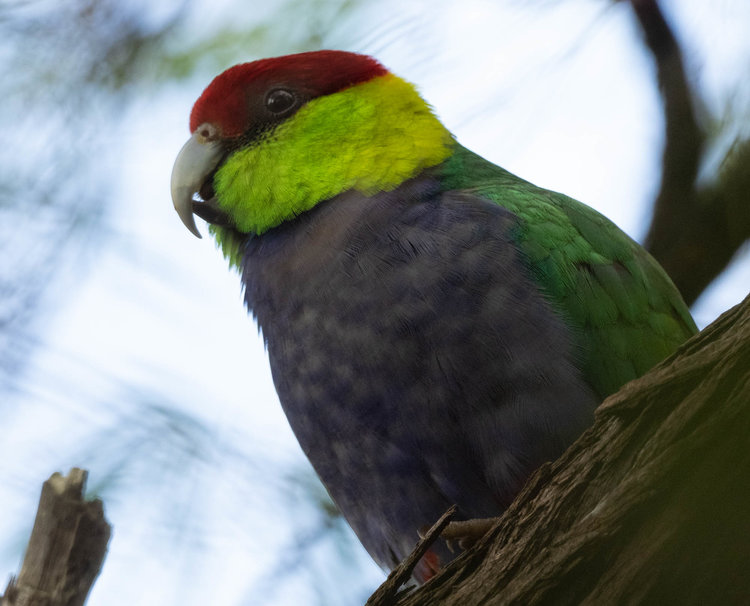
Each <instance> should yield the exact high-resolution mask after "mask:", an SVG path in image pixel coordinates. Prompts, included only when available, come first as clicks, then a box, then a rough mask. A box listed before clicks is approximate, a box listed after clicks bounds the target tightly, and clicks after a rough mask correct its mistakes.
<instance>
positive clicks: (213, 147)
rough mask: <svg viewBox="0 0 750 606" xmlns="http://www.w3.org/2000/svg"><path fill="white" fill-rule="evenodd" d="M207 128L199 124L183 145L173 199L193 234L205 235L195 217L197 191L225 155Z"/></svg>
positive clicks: (173, 188)
mask: <svg viewBox="0 0 750 606" xmlns="http://www.w3.org/2000/svg"><path fill="white" fill-rule="evenodd" d="M205 133H206V129H205V128H201V127H199V128H197V129H196V131H195V132H194V133H193V135H192V136H191V137H190V139H188V140H187V143H185V145H183V146H182V149H181V150H180V153H179V154H177V159H176V160H175V162H174V167H173V168H172V182H171V190H172V203H173V204H174V209H175V210H176V211H177V214H178V215H179V216H180V219H182V222H183V223H184V224H185V227H187V228H188V229H189V230H190V231H191V232H192V233H193V234H195V235H196V236H197V237H199V238H200V237H201V234H200V232H199V231H198V228H197V227H196V226H195V218H194V217H193V194H195V193H196V192H198V191H199V190H200V188H201V186H202V185H203V183H204V181H205V180H206V179H207V178H208V176H209V175H210V174H211V173H212V172H213V170H214V169H215V168H216V166H217V165H218V164H219V161H220V160H221V158H222V155H223V152H222V149H221V146H220V144H219V142H218V141H217V140H215V139H213V138H207V137H206V136H205Z"/></svg>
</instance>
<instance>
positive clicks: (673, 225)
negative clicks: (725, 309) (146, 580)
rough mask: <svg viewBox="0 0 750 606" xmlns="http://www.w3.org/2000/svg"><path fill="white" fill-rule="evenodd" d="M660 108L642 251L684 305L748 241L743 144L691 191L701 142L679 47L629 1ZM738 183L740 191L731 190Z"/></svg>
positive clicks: (637, 0) (659, 22)
mask: <svg viewBox="0 0 750 606" xmlns="http://www.w3.org/2000/svg"><path fill="white" fill-rule="evenodd" d="M630 4H631V6H632V7H633V12H634V14H635V16H636V18H637V19H638V23H639V25H640V27H641V31H642V32H643V36H644V41H645V44H646V47H647V48H648V50H649V51H650V53H651V55H652V57H653V59H654V63H655V65H656V75H657V81H658V83H659V90H660V91H661V96H662V101H663V104H664V122H665V144H664V153H663V156H662V180H661V185H660V189H659V193H658V195H657V197H656V201H655V203H654V212H653V219H652V222H651V227H650V229H649V232H648V234H647V236H646V248H647V249H648V250H649V252H651V254H653V255H654V257H655V258H656V259H657V260H658V261H659V262H660V263H661V264H662V266H663V267H664V269H666V270H667V273H668V274H669V275H670V276H671V277H672V279H673V280H674V282H675V284H676V285H677V288H678V289H679V290H680V292H681V293H682V295H683V297H684V298H685V300H686V301H687V303H688V304H692V303H693V302H694V301H695V300H696V299H697V298H698V296H699V295H700V293H701V292H703V290H704V289H705V288H706V287H707V286H708V285H709V284H710V283H711V281H712V280H713V279H714V278H715V277H716V276H718V275H719V273H721V272H722V271H723V270H724V268H725V267H726V266H727V265H728V263H729V262H730V260H731V259H732V257H733V256H734V254H735V253H736V252H737V249H738V248H739V247H740V246H741V245H742V244H743V243H744V242H745V241H746V240H747V239H748V238H749V237H750V188H748V187H746V186H747V185H748V184H749V182H750V177H748V174H750V141H744V142H743V143H741V144H740V143H738V144H737V146H736V148H735V149H734V150H733V151H730V153H729V154H728V155H727V157H726V159H725V162H724V165H723V168H722V171H721V172H720V174H719V175H718V176H717V177H716V180H715V181H714V182H713V183H711V184H710V185H709V186H707V187H699V185H698V183H697V175H698V169H699V166H700V162H701V159H702V156H703V150H704V145H705V140H706V134H705V132H704V130H703V129H702V128H701V126H700V124H699V121H698V119H697V115H696V111H695V102H694V96H693V92H692V91H691V88H690V85H689V83H688V80H687V76H686V73H685V65H684V62H683V57H682V52H681V50H680V47H679V44H678V43H677V40H676V38H675V36H674V34H673V33H672V30H671V29H670V27H669V24H668V23H667V21H666V19H665V18H664V15H663V13H662V12H661V9H660V8H659V4H658V2H657V0H631V2H630ZM738 180H739V181H742V182H743V186H745V187H742V188H738V187H736V182H737V181H738Z"/></svg>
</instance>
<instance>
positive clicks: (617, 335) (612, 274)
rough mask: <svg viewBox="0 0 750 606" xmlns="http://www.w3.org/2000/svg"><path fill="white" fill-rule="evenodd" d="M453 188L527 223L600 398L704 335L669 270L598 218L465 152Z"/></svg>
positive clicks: (449, 182) (521, 237)
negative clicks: (699, 334) (692, 337)
mask: <svg viewBox="0 0 750 606" xmlns="http://www.w3.org/2000/svg"><path fill="white" fill-rule="evenodd" d="M442 178H443V184H444V187H446V189H461V190H468V191H472V192H474V193H476V194H477V195H480V196H483V197H486V198H489V199H490V200H493V201H494V202H496V203H497V204H499V205H501V206H503V207H505V208H507V209H508V210H510V211H511V212H513V213H514V214H516V215H517V216H518V217H519V219H520V222H519V231H518V234H517V238H518V242H519V246H520V248H521V250H523V252H524V253H525V255H526V257H527V260H528V263H529V268H530V270H531V272H532V273H533V275H534V277H535V278H536V280H537V282H538V283H539V285H540V286H541V288H542V290H543V291H544V292H545V293H546V294H547V296H548V297H549V299H550V301H551V302H552V304H553V305H554V306H555V307H556V308H557V309H558V311H559V312H560V313H561V314H563V316H565V318H566V320H567V321H568V323H569V324H570V325H571V326H573V327H574V330H575V331H576V332H577V334H578V345H579V346H580V348H581V358H582V359H581V362H582V365H583V369H584V375H585V376H586V378H587V379H588V381H589V382H590V383H591V385H592V386H593V387H594V389H595V390H596V391H597V393H599V395H600V396H602V398H603V397H605V396H606V395H608V394H610V393H613V392H614V391H617V389H619V388H620V387H621V386H622V385H623V384H624V383H626V382H627V381H629V380H631V379H634V378H636V377H639V376H640V375H642V374H643V373H645V372H646V371H647V370H649V369H650V368H651V367H652V366H654V365H655V364H656V363H657V362H659V361H661V360H662V359H664V358H665V357H667V356H668V355H669V354H671V353H672V352H673V351H674V350H675V349H676V348H677V346H678V345H679V344H680V343H682V342H684V341H685V340H686V339H687V338H688V337H689V336H690V335H692V334H694V333H695V332H696V327H695V323H694V322H693V319H692V317H691V316H690V312H689V311H688V308H687V306H686V305H685V303H684V302H683V300H682V297H681V296H680V294H679V292H678V291H677V289H676V288H675V286H674V284H673V283H672V281H671V280H670V279H669V277H668V276H667V274H666V272H665V271H664V270H663V269H662V268H661V266H660V265H659V264H658V263H657V262H656V261H655V260H654V258H653V257H651V255H649V253H648V252H646V251H645V250H644V249H643V248H642V247H641V246H640V245H639V244H637V243H636V242H635V241H633V240H632V239H631V238H630V237H628V236H627V235H626V234H625V233H623V232H622V231H621V230H620V229H619V228H618V227H617V226H616V225H615V224H614V223H612V222H611V221H609V220H608V219H607V218H605V217H603V216H602V215H600V214H599V213H598V212H596V211H595V210H593V209H592V208H589V207H588V206H586V205H585V204H581V203H580V202H577V201H576V200H573V199H572V198H569V197H567V196H564V195H562V194H558V193H555V192H551V191H548V190H545V189H542V188H539V187H536V186H535V185H532V184H531V183H528V182H526V181H524V180H523V179H520V178H518V177H516V176H515V175H512V174H511V173H509V172H508V171H506V170H504V169H502V168H500V167H498V166H495V165H494V164H491V163H490V162H487V161H486V160H484V159H483V158H481V157H480V156H477V155H476V154H474V153H472V152H470V151H468V150H467V149H465V148H463V147H461V146H460V145H457V146H456V151H455V153H454V155H453V156H452V157H451V158H450V159H449V160H447V161H446V162H445V163H444V165H443V174H442Z"/></svg>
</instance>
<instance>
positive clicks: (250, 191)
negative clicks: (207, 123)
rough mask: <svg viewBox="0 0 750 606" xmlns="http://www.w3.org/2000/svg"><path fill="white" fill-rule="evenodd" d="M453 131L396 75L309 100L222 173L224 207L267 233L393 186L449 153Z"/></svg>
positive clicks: (218, 183) (218, 184)
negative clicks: (334, 203) (328, 205)
mask: <svg viewBox="0 0 750 606" xmlns="http://www.w3.org/2000/svg"><path fill="white" fill-rule="evenodd" d="M453 144H454V140H453V137H452V136H451V135H450V133H449V132H448V131H447V130H446V129H445V127H444V126H443V125H442V124H441V123H440V121H439V120H438V119H437V118H436V117H435V116H434V115H433V113H432V111H431V110H430V108H429V106H428V105H427V104H426V103H425V102H424V101H423V100H422V98H421V97H420V96H419V95H418V94H417V92H416V90H415V89H414V87H413V86H412V85H411V84H409V83H408V82H405V81H404V80H402V79H401V78H399V77H397V76H394V75H393V74H386V75H384V76H379V77H377V78H374V79H372V80H370V81H369V82H366V83H364V84H360V85H357V86H353V87H351V88H348V89H345V90H343V91H341V92H339V93H335V94H333V95H328V96H325V97H320V98H318V99H314V100H312V101H310V102H309V103H308V104H307V105H305V106H304V107H303V108H302V109H300V110H299V111H298V112H297V113H296V114H295V115H294V116H293V117H292V118H290V119H289V120H288V121H287V122H284V123H283V124H281V125H280V126H278V127H277V128H276V129H275V130H274V131H272V133H271V134H270V135H269V136H268V137H266V138H264V139H262V140H260V141H258V142H257V143H254V144H252V145H251V146H249V147H247V148H245V149H242V150H239V151H237V152H235V153H234V154H232V155H231V156H230V157H229V158H228V159H227V160H226V162H225V163H224V165H223V166H222V167H221V168H220V169H219V171H218V172H217V173H216V177H215V180H214V187H215V191H216V196H217V199H218V202H219V205H220V206H221V208H222V210H224V211H225V212H227V213H228V214H229V215H230V216H231V217H232V218H233V220H234V222H235V225H236V226H237V228H238V229H239V230H240V231H242V232H244V233H254V234H262V233H263V232H265V231H268V230H269V229H271V228H272V227H275V226H277V225H279V224H280V223H282V222H283V221H286V220H288V219H292V218H294V217H295V216H297V215H299V214H300V213H303V212H304V211H306V210H309V209H310V208H312V207H313V206H315V205H316V204H317V203H318V202H321V201H323V200H327V199H329V198H332V197H333V196H335V195H337V194H340V193H342V192H344V191H347V190H350V189H354V190H357V191H360V192H362V193H364V194H366V195H372V194H375V193H377V192H379V191H389V190H392V189H395V188H396V187H398V185H400V184H401V183H403V182H404V181H405V180H407V179H410V178H411V177H413V176H415V175H417V174H418V173H420V172H421V171H422V170H424V169H425V168H428V167H430V166H435V165H436V164H439V163H440V162H442V161H443V160H445V159H446V158H447V157H448V156H449V155H450V154H451V148H452V146H453Z"/></svg>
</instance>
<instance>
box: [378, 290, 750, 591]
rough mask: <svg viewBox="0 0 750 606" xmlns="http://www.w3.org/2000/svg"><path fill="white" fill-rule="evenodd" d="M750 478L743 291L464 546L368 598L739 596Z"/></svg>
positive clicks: (749, 363) (746, 580)
mask: <svg viewBox="0 0 750 606" xmlns="http://www.w3.org/2000/svg"><path fill="white" fill-rule="evenodd" d="M748 478H750V297H748V298H747V299H745V301H744V302H743V303H741V304H740V305H738V306H736V307H735V308H733V309H731V310H729V311H728V312H726V313H725V314H723V315H722V316H721V317H720V318H719V319H718V320H717V321H716V322H714V323H713V324H712V325H711V326H709V327H708V328H706V329H705V330H704V331H703V332H701V333H700V334H699V335H696V336H695V337H694V338H693V339H691V340H690V341H688V342H687V343H686V344H685V345H683V346H682V347H681V348H680V349H679V350H678V351H677V352H676V353H675V354H674V355H673V356H671V357H670V358H668V359H667V360H665V361H664V362H662V363H661V364H659V365H658V366H657V367H656V368H654V369H653V370H652V371H651V372H649V373H648V374H647V375H645V376H643V377H642V378H640V379H638V380H636V381H632V382H631V383H628V384H627V385H625V386H624V387H623V388H622V389H621V390H620V391H619V392H618V393H616V394H614V395H613V396H611V397H609V398H608V399H607V400H606V401H605V402H604V403H603V404H602V405H601V406H600V408H599V409H598V411H597V414H596V421H595V424H594V426H593V427H592V428H591V429H590V430H589V431H587V432H586V433H585V434H584V435H583V436H582V437H581V438H580V439H579V440H578V441H577V442H576V443H575V444H574V445H573V446H572V447H571V448H570V449H569V450H568V451H567V452H566V453H565V454H564V455H563V456H562V457H561V458H560V459H559V460H557V461H555V462H554V463H550V464H547V465H545V466H543V467H542V468H541V469H539V470H538V471H537V473H536V474H535V475H534V476H533V477H532V478H531V479H530V480H529V482H528V483H527V484H526V486H525V488H524V490H523V491H522V492H521V494H520V495H519V496H518V498H517V499H516V501H515V502H514V503H513V504H512V505H511V507H510V508H509V509H508V510H507V511H506V512H505V514H504V515H503V516H502V517H501V518H500V520H499V522H498V524H497V525H496V526H495V527H494V529H493V530H492V531H490V532H489V533H488V535H487V536H485V537H484V539H482V540H481V541H480V542H479V543H478V544H477V545H476V546H475V547H473V548H472V549H471V550H469V551H467V552H466V553H464V554H462V556H461V557H459V558H458V559H457V560H455V561H454V562H453V563H452V564H451V565H449V566H448V567H447V568H446V569H444V570H443V571H441V573H440V574H438V575H437V576H436V577H435V578H434V579H432V580H431V581H430V582H428V583H427V584H425V585H424V586H422V587H420V588H418V589H416V590H402V592H401V593H400V594H398V596H397V597H395V598H393V599H391V600H389V601H388V602H382V601H381V602H377V604H380V605H383V604H395V605H398V606H416V605H418V604H419V605H428V604H429V605H430V606H433V605H452V604H455V605H461V606H472V605H479V604H482V605H490V606H494V605H499V604H523V605H530V604H681V605H686V604H701V605H706V604H722V605H727V604H738V605H739V604H748V603H750V514H749V513H748V512H750V480H749V479H748ZM373 603H375V602H373Z"/></svg>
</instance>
